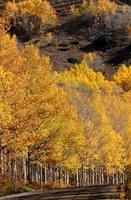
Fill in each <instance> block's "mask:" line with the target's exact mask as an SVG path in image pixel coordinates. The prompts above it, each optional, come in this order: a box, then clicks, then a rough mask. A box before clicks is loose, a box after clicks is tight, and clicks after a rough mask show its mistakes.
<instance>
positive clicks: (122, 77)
mask: <svg viewBox="0 0 131 200" xmlns="http://www.w3.org/2000/svg"><path fill="white" fill-rule="evenodd" d="M113 80H114V81H115V82H116V83H117V84H118V85H120V86H121V87H122V88H123V89H124V90H126V91H128V90H130V89H131V66H129V67H128V66H126V65H124V64H123V65H121V66H120V67H119V69H118V71H117V72H116V73H115V74H114V76H113Z"/></svg>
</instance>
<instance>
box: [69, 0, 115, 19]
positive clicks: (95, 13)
mask: <svg viewBox="0 0 131 200" xmlns="http://www.w3.org/2000/svg"><path fill="white" fill-rule="evenodd" d="M116 8H117V6H116V4H115V3H114V2H112V1H110V0H98V1H94V0H90V1H86V0H84V1H83V4H82V6H81V7H80V9H75V8H74V7H72V8H71V11H72V13H73V14H74V15H75V16H82V15H86V16H89V17H91V18H95V19H99V18H101V17H102V16H104V15H107V14H113V13H114V12H115V11H116Z"/></svg>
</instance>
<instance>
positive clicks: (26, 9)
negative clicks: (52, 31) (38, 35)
mask: <svg viewBox="0 0 131 200" xmlns="http://www.w3.org/2000/svg"><path fill="white" fill-rule="evenodd" d="M4 17H5V18H7V19H8V21H10V26H12V25H13V26H15V27H18V26H19V27H21V26H22V27H23V28H24V29H26V30H27V31H29V32H33V31H34V32H37V31H38V30H39V29H40V28H41V26H43V27H44V28H48V27H49V26H52V25H55V23H56V21H57V16H56V12H55V10H54V9H53V7H52V6H51V5H50V3H49V2H48V1H42V0H35V1H33V0H25V1H22V2H18V3H15V2H8V3H7V4H6V9H5V12H4Z"/></svg>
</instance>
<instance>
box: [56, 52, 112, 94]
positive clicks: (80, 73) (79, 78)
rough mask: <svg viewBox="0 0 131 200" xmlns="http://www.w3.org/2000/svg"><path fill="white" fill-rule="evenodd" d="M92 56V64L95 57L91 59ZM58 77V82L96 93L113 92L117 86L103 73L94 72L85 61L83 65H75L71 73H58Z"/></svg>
mask: <svg viewBox="0 0 131 200" xmlns="http://www.w3.org/2000/svg"><path fill="white" fill-rule="evenodd" d="M90 56H91V60H90V62H92V59H93V57H92V56H93V55H92V54H90V55H89V57H90ZM56 76H57V78H58V81H60V82H62V83H65V84H70V85H72V86H73V85H80V86H84V87H87V88H88V89H93V90H96V91H99V90H102V91H106V92H112V89H113V86H114V85H115V84H113V83H112V82H111V83H110V82H109V81H108V80H106V79H105V77H104V76H103V74H102V73H101V72H95V71H93V69H92V68H90V67H89V66H88V65H87V63H86V60H85V59H84V60H83V61H82V63H81V64H79V65H75V67H74V68H72V69H71V70H70V71H65V72H63V73H58V74H57V75H56Z"/></svg>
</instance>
